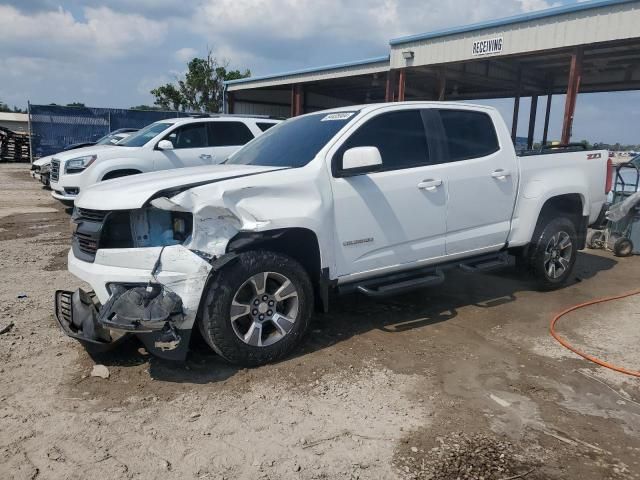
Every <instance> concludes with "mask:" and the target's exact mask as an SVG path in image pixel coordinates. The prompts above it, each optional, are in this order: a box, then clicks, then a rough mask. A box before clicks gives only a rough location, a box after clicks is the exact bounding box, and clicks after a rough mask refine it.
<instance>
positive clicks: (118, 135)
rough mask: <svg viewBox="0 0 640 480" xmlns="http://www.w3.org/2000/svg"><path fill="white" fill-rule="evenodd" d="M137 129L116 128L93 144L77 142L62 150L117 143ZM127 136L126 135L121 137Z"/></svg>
mask: <svg viewBox="0 0 640 480" xmlns="http://www.w3.org/2000/svg"><path fill="white" fill-rule="evenodd" d="M138 130H139V129H138V128H118V129H117V130H114V131H113V132H110V133H108V134H107V135H105V136H104V137H101V138H99V139H98V140H96V141H95V142H77V143H72V144H70V145H67V146H66V147H64V148H63V149H62V151H63V152H66V151H68V150H76V149H78V148H84V147H90V146H92V145H106V144H107V143H118V142H119V141H120V140H122V139H123V138H125V137H126V136H128V135H131V134H132V133H134V132H137V131H138ZM122 134H127V135H122Z"/></svg>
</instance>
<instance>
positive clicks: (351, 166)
mask: <svg viewBox="0 0 640 480" xmlns="http://www.w3.org/2000/svg"><path fill="white" fill-rule="evenodd" d="M381 167H382V157H381V156H380V150H378V149H377V148H376V147H355V148H350V149H349V150H347V151H346V152H344V154H343V155H342V168H341V169H340V170H339V172H338V176H339V177H351V176H353V175H362V174H364V173H369V172H375V171H377V170H380V168H381Z"/></svg>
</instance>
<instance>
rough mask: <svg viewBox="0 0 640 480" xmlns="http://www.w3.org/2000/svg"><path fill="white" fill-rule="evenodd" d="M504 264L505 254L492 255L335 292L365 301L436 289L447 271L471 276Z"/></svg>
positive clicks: (373, 280) (344, 286)
mask: <svg viewBox="0 0 640 480" xmlns="http://www.w3.org/2000/svg"><path fill="white" fill-rule="evenodd" d="M508 264H509V255H508V254H507V253H505V252H500V253H492V254H489V255H480V256H476V257H472V258H467V259H464V260H458V261H453V262H446V263H442V264H439V265H434V266H430V267H426V268H421V269H414V270H408V271H404V272H399V273H394V274H389V275H385V276H381V277H374V278H371V279H367V280H361V281H359V282H354V283H349V284H345V285H340V286H338V292H339V293H342V294H343V293H352V292H360V293H362V294H364V295H367V296H369V297H389V296H392V295H399V294H402V293H406V292H410V291H412V290H417V289H420V288H425V287H432V286H435V285H439V284H441V283H442V282H444V279H445V276H444V270H447V269H451V268H460V269H461V270H462V271H464V272H469V273H472V272H481V271H488V270H493V269H495V268H499V267H503V266H506V265H508Z"/></svg>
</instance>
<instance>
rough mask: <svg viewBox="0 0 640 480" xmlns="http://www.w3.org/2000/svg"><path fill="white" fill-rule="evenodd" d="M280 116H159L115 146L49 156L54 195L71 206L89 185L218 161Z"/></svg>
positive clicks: (260, 132)
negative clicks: (156, 120) (273, 118)
mask: <svg viewBox="0 0 640 480" xmlns="http://www.w3.org/2000/svg"><path fill="white" fill-rule="evenodd" d="M278 122H279V120H271V119H267V118H263V117H242V116H229V115H218V116H213V117H208V116H207V117H204V116H198V117H195V118H194V117H188V118H174V119H167V120H161V121H159V122H155V123H152V124H150V125H148V126H146V127H145V128H143V129H142V130H139V131H138V132H136V133H134V134H133V135H131V136H129V137H128V138H126V139H125V140H123V141H121V142H119V143H118V144H117V148H108V147H105V146H104V145H103V146H96V147H94V148H93V149H90V150H83V151H82V152H81V154H80V153H79V152H77V151H75V152H74V151H71V152H63V153H59V154H57V155H54V158H53V159H52V160H51V188H52V190H53V192H52V195H53V197H54V198H56V199H58V200H61V201H62V202H64V203H68V204H71V203H73V201H74V199H75V198H76V197H77V195H78V193H79V192H80V191H82V190H83V189H84V188H86V187H88V186H89V185H93V184H94V183H97V182H101V181H103V180H111V179H114V178H119V177H125V176H128V175H135V174H139V173H145V172H153V171H155V170H169V169H175V168H183V167H192V166H197V165H215V164H217V163H220V162H222V161H223V160H225V159H226V158H227V157H228V156H229V155H231V154H232V153H234V152H235V151H236V150H238V149H239V148H240V147H241V146H242V145H244V144H245V143H247V142H248V141H250V140H252V139H253V138H255V137H258V136H260V135H261V134H262V133H263V131H264V130H265V129H266V128H268V126H271V125H273V124H275V123H278Z"/></svg>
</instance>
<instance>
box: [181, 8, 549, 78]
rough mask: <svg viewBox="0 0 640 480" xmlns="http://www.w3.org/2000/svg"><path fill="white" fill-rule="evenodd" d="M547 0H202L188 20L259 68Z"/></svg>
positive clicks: (382, 44) (381, 49) (369, 46)
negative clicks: (451, 0)
mask: <svg viewBox="0 0 640 480" xmlns="http://www.w3.org/2000/svg"><path fill="white" fill-rule="evenodd" d="M551 5H552V4H551V3H550V2H548V1H546V0H484V1H483V2H477V1H476V0H458V1H456V2H443V1H441V0H204V1H203V3H202V4H201V5H200V7H199V8H198V9H197V10H196V11H195V13H194V15H193V17H192V19H191V20H190V23H189V26H190V27H191V28H192V29H193V30H195V31H196V32H197V33H199V34H200V35H202V36H203V37H205V38H206V39H207V41H208V42H209V44H210V45H214V51H216V52H218V51H224V52H232V55H230V56H229V58H231V59H232V60H233V61H234V64H236V63H237V62H236V58H237V57H242V58H248V59H251V60H253V61H254V62H256V64H257V65H258V66H259V67H262V65H263V64H266V63H272V62H273V61H274V60H279V61H283V60H284V61H285V62H286V61H287V60H289V61H290V60H292V59H293V60H294V61H293V62H291V63H292V64H295V63H296V62H300V61H302V60H304V59H305V58H306V59H307V60H308V61H307V63H308V64H313V62H315V61H316V58H324V57H325V56H327V57H329V56H331V57H332V58H333V59H334V60H335V61H341V60H349V59H350V58H349V56H350V52H357V51H363V50H366V51H367V52H369V54H373V55H376V54H378V55H384V54H386V53H387V52H388V46H387V43H388V41H389V40H390V39H391V38H394V37H398V36H403V35H408V34H415V33H421V32H427V31H431V30H438V29H441V28H444V27H449V26H453V25H464V24H468V23H473V22H477V21H482V20H486V19H491V18H496V16H500V17H504V16H509V15H514V14H517V13H521V12H524V11H530V10H537V9H543V8H548V7H550V6H551ZM186 25H187V24H186V23H185V26H186ZM375 46H377V48H376V47H375ZM323 52H326V53H327V55H324V54H323ZM329 54H330V55H329ZM355 58H358V57H355ZM246 66H248V67H254V66H255V65H246ZM271 70H272V71H273V68H272V69H271Z"/></svg>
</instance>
